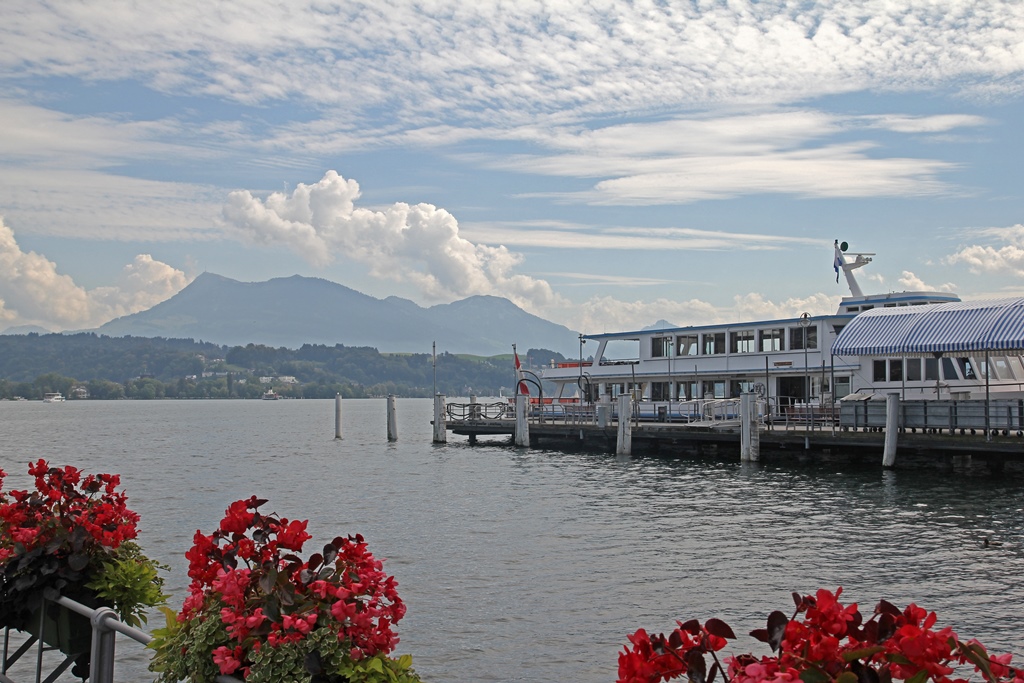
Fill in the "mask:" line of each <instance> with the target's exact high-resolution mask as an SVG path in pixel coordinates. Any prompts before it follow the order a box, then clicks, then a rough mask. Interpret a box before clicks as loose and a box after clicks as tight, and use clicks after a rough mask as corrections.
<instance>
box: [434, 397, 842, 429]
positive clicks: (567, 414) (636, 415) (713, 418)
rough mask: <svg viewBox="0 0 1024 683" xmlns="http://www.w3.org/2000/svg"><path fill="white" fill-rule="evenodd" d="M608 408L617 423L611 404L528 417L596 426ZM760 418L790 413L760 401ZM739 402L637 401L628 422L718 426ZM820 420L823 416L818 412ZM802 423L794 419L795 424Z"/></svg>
mask: <svg viewBox="0 0 1024 683" xmlns="http://www.w3.org/2000/svg"><path fill="white" fill-rule="evenodd" d="M602 406H605V407H606V408H607V410H608V413H607V415H608V420H609V421H610V422H617V421H618V419H619V415H618V405H617V404H616V403H615V402H611V403H607V402H605V403H602V402H597V403H580V402H577V401H574V402H559V401H551V402H544V403H539V402H538V403H531V404H530V405H529V408H528V410H527V417H528V419H529V421H530V423H531V424H564V425H596V424H598V421H599V417H600V415H599V410H600V408H601V407H602ZM756 410H757V419H758V422H759V423H760V424H762V425H768V424H770V423H771V422H772V420H773V419H775V420H778V419H779V416H780V415H782V416H785V415H787V413H785V412H780V410H779V408H777V407H775V405H774V400H772V401H768V400H765V399H758V400H757V401H756ZM445 411H446V416H447V419H448V421H450V422H466V423H472V422H474V421H476V422H484V421H502V420H515V406H514V405H513V404H511V403H448V404H446V406H445ZM739 415H740V399H738V398H728V399H694V400H689V401H635V402H633V404H632V411H631V414H630V415H629V416H628V419H630V420H632V421H634V422H637V423H641V422H647V423H650V422H666V423H672V424H704V425H715V424H723V423H727V422H734V421H737V420H739ZM815 415H817V416H818V418H820V417H821V415H822V413H821V412H820V411H819V412H817V413H815ZM798 422H799V418H797V417H795V416H794V417H793V418H792V423H793V424H796V423H798Z"/></svg>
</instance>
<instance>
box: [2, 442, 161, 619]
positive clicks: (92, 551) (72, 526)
mask: <svg viewBox="0 0 1024 683" xmlns="http://www.w3.org/2000/svg"><path fill="white" fill-rule="evenodd" d="M28 473H29V475H30V476H32V477H34V478H35V490H34V491H27V490H12V491H9V492H6V493H5V492H4V491H3V480H4V477H5V476H6V475H5V473H4V472H3V471H2V470H0V572H2V573H0V623H3V624H6V625H10V626H13V627H15V628H20V627H21V625H23V623H24V619H25V618H26V617H27V614H28V610H29V609H30V608H31V607H32V603H33V601H34V600H37V599H38V596H39V595H40V594H41V593H42V591H43V590H44V589H48V588H52V589H56V590H57V591H59V592H60V593H63V594H65V595H70V596H71V597H76V596H77V595H78V594H80V593H81V592H82V591H83V589H84V588H85V587H86V585H87V584H88V583H89V582H90V580H95V579H96V578H97V576H98V575H99V574H101V573H102V572H103V571H104V563H112V562H113V563H116V561H117V560H118V558H119V557H120V554H121V553H120V549H122V546H124V545H125V544H126V543H128V544H129V545H133V544H130V543H129V542H130V541H131V539H134V538H135V537H136V535H137V530H136V524H137V523H138V521H139V516H138V515H137V514H135V513H134V512H132V511H131V510H129V509H128V506H127V500H128V498H127V496H126V495H125V494H124V493H123V492H119V491H117V487H118V486H119V485H120V477H118V475H116V474H89V475H85V476H83V475H82V472H81V471H80V470H79V469H77V468H75V467H71V466H66V467H62V468H61V467H50V466H49V465H48V464H47V462H46V461H45V460H38V461H37V462H35V463H31V464H30V465H29V468H28ZM128 555H130V557H131V561H132V562H136V561H143V560H144V559H145V558H144V557H143V556H141V555H140V554H139V553H137V552H136V550H135V549H132V551H131V553H129V554H128ZM151 579H152V580H154V581H157V583H159V580H157V579H156V574H155V569H154V570H153V573H152V577H151ZM158 587H159V586H157V588H158ZM155 594H156V595H157V596H159V595H160V593H159V590H156V592H155ZM135 607H136V605H127V608H128V609H127V611H128V612H133V611H134V608H135Z"/></svg>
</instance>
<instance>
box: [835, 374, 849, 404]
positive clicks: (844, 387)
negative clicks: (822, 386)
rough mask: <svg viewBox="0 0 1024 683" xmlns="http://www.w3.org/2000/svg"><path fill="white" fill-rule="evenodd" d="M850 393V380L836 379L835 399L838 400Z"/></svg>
mask: <svg viewBox="0 0 1024 683" xmlns="http://www.w3.org/2000/svg"><path fill="white" fill-rule="evenodd" d="M849 393H850V378H849V377H836V398H837V399H840V398H842V397H843V396H846V395H847V394H849Z"/></svg>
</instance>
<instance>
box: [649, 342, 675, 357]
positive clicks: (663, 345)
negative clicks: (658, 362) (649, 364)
mask: <svg viewBox="0 0 1024 683" xmlns="http://www.w3.org/2000/svg"><path fill="white" fill-rule="evenodd" d="M671 347H672V337H651V358H665V357H666V356H668V355H669V353H670V349H671Z"/></svg>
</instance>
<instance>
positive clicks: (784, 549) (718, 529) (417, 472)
mask: <svg viewBox="0 0 1024 683" xmlns="http://www.w3.org/2000/svg"><path fill="white" fill-rule="evenodd" d="M397 409H398V430H399V432H398V433H399V440H398V441H397V442H394V443H388V442H387V440H386V416H385V402H384V401H383V400H359V401H357V400H349V401H345V402H344V407H343V413H344V416H343V429H344V435H343V437H344V438H342V439H340V440H335V439H334V402H333V401H311V400H305V401H301V400H299V401H273V402H271V401H152V402H145V401H119V402H105V401H78V402H74V401H72V402H67V403H64V404H43V403H39V402H0V467H2V468H3V469H5V470H6V471H7V472H8V473H9V475H11V476H10V477H9V479H8V482H7V484H6V486H5V488H23V487H26V486H28V485H30V482H29V480H28V477H27V475H26V466H27V463H28V461H29V460H34V459H36V458H40V457H42V458H46V459H47V460H49V461H50V462H51V464H56V465H64V464H72V465H75V466H76V467H80V468H82V469H83V470H85V471H86V472H116V473H120V474H121V476H122V485H123V488H124V490H125V491H126V492H127V493H128V496H129V505H130V507H131V508H132V509H134V510H135V511H137V512H138V513H139V514H140V515H141V516H142V522H141V535H140V542H141V543H142V545H143V548H144V549H145V550H146V552H147V554H149V555H150V556H152V557H155V558H156V559H159V560H161V561H163V562H166V563H167V564H169V565H171V567H172V571H171V573H170V576H169V582H168V584H169V588H170V589H171V592H172V593H173V599H172V606H174V607H175V608H178V607H180V603H181V599H182V597H183V595H184V591H185V587H186V584H187V576H186V568H187V563H186V562H185V559H184V552H185V550H187V549H188V547H189V546H190V545H191V537H192V535H193V534H194V533H195V531H196V530H197V529H202V530H204V532H209V531H212V530H213V529H214V528H215V527H216V525H217V524H218V522H219V520H220V518H221V516H222V514H223V511H224V509H225V508H226V507H227V505H228V503H230V502H231V501H233V500H236V499H239V498H247V497H249V496H250V495H253V494H255V495H258V496H260V497H263V498H267V499H269V501H270V502H269V503H268V504H267V506H266V507H265V508H264V509H265V510H268V511H276V512H278V513H279V514H281V515H282V516H285V517H289V518H293V519H294V518H298V519H309V520H310V525H309V532H310V533H311V534H312V535H313V540H312V541H310V543H309V547H310V548H318V547H319V546H320V544H321V543H322V542H325V541H327V540H329V539H330V538H333V537H334V536H336V535H339V534H349V533H357V532H358V533H361V534H363V535H364V536H365V537H366V539H367V541H368V543H369V546H370V549H371V550H372V551H373V552H374V553H375V554H376V555H377V556H378V557H383V558H386V562H385V569H386V570H387V571H388V573H391V574H394V575H395V577H396V578H397V580H398V582H399V593H400V595H401V596H402V598H403V599H404V600H405V601H406V603H407V605H408V608H409V612H408V615H407V616H406V618H405V619H404V620H403V621H402V622H401V623H400V624H399V625H398V631H399V635H400V636H401V643H400V644H399V646H398V650H397V653H410V654H412V655H413V660H414V665H415V667H416V669H417V670H418V671H419V672H420V674H421V675H422V676H423V678H424V679H425V680H429V681H435V682H451V683H458V682H466V683H468V682H471V681H472V682H481V681H538V682H539V681H553V680H554V681H574V682H576V681H578V682H581V683H589V682H594V683H597V682H607V681H612V680H614V679H615V674H616V658H617V653H618V651H619V650H621V648H622V646H623V645H624V644H625V643H626V635H627V634H628V633H631V632H633V631H635V630H636V629H637V628H639V627H645V628H647V629H648V630H653V631H666V630H669V629H671V628H672V627H673V626H674V625H675V620H676V619H679V620H687V619H690V618H694V617H696V618H700V619H701V620H704V619H707V618H709V617H712V616H717V617H721V618H723V619H725V620H726V621H727V622H729V623H730V624H731V625H732V626H733V628H734V630H735V631H736V632H737V633H738V634H744V635H741V637H740V638H739V639H738V641H737V642H736V643H735V644H734V645H732V646H730V648H729V651H732V652H735V653H739V652H746V651H754V652H755V653H757V654H766V651H765V650H764V649H763V647H762V646H761V645H760V644H759V643H757V642H755V641H753V640H752V639H751V638H749V637H747V636H746V635H745V634H746V633H747V632H748V631H750V630H751V629H754V628H758V627H760V626H762V625H763V620H764V618H765V617H766V616H767V614H768V613H769V612H771V611H772V610H774V609H782V610H783V611H786V612H787V613H788V612H789V611H790V610H791V608H792V602H791V598H790V593H791V592H792V591H798V592H802V593H812V592H814V590H816V589H817V588H819V587H827V588H831V589H835V587H837V586H840V585H841V586H843V588H844V597H845V598H847V599H848V600H850V601H855V602H858V603H859V604H860V605H861V608H862V611H868V612H870V610H871V608H872V607H873V606H874V604H875V603H876V602H877V601H878V600H879V599H880V598H885V599H887V600H889V601H891V602H894V603H896V604H898V605H899V606H904V605H905V604H906V603H908V602H917V603H918V604H920V605H922V606H924V607H926V608H928V609H931V610H935V611H936V612H938V615H939V622H940V624H950V625H952V626H953V627H954V629H955V630H957V631H958V632H959V633H960V634H961V635H962V636H966V637H976V638H978V639H979V640H981V641H982V642H983V643H985V644H986V645H988V646H989V647H990V649H991V650H993V651H999V652H1005V651H1012V652H1015V653H1016V656H1015V660H1018V661H1019V660H1020V659H1021V657H1022V656H1024V646H1022V644H1024V579H1022V577H1024V537H1022V524H1024V487H1022V484H1024V481H1021V480H1019V479H1016V478H1014V477H1013V476H1012V475H1010V476H1007V475H1002V476H999V477H992V476H988V475H986V474H983V473H978V474H974V475H969V476H967V475H964V474H962V473H957V474H955V475H953V474H948V473H941V472H937V471H927V472H919V471H883V470H882V469H881V468H880V467H865V468H856V467H852V466H849V467H843V466H839V465H835V464H830V465H821V466H809V465H803V466H801V465H792V466H789V465H786V466H783V465H740V464H739V463H738V462H721V461H707V460H694V459H668V458H650V457H635V458H631V459H630V458H617V457H615V456H614V455H609V454H606V453H579V452H575V453H561V452H557V451H551V450H528V449H518V448H514V447H512V446H510V445H509V444H508V442H507V441H506V440H504V439H501V440H495V441H493V442H490V443H481V444H478V445H476V446H473V447H471V446H469V445H468V444H467V443H466V442H465V440H463V439H461V438H458V437H451V436H450V437H449V438H450V441H449V443H448V444H442V445H434V444H432V443H431V425H430V420H431V417H432V410H433V406H432V402H431V401H430V400H423V399H399V400H398V402H397ZM985 537H989V538H991V539H992V540H993V541H996V542H998V543H1000V544H1001V545H995V544H993V546H991V547H989V548H983V547H982V546H981V542H982V539H983V538H985ZM310 552H312V551H310ZM160 619H162V617H161V616H160V615H158V614H157V615H154V620H160ZM118 652H119V653H120V654H121V655H123V656H124V660H123V661H121V662H120V663H119V666H120V668H119V670H118V680H124V681H137V680H145V679H146V674H145V661H146V657H145V651H144V650H142V649H141V648H140V647H138V646H136V645H135V644H134V643H132V642H130V641H128V640H126V639H119V643H118Z"/></svg>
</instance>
